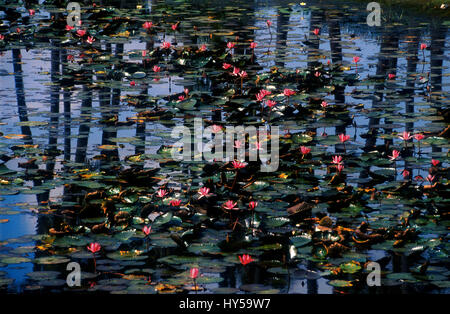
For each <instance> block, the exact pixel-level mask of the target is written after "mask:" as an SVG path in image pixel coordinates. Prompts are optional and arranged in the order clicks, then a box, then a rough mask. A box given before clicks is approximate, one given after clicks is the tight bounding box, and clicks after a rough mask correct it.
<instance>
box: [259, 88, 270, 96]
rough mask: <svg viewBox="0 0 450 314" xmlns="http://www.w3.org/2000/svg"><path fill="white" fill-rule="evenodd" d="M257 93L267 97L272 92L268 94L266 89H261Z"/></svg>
mask: <svg viewBox="0 0 450 314" xmlns="http://www.w3.org/2000/svg"><path fill="white" fill-rule="evenodd" d="M259 92H260V93H261V94H263V95H264V96H267V95H270V94H272V92H270V91H268V90H266V89H261V90H260V91H259Z"/></svg>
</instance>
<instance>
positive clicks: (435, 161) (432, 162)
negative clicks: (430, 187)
mask: <svg viewBox="0 0 450 314" xmlns="http://www.w3.org/2000/svg"><path fill="white" fill-rule="evenodd" d="M439 163H440V161H439V160H437V159H431V164H432V165H433V166H435V167H436V166H437V165H439Z"/></svg>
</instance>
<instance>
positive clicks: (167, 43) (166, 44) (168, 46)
mask: <svg viewBox="0 0 450 314" xmlns="http://www.w3.org/2000/svg"><path fill="white" fill-rule="evenodd" d="M170 46H171V45H170V43H169V42H168V41H165V42H163V43H162V44H161V48H162V49H169V48H170Z"/></svg>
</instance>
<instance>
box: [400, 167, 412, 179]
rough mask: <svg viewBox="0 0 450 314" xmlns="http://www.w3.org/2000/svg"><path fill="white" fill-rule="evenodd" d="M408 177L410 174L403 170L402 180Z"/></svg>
mask: <svg viewBox="0 0 450 314" xmlns="http://www.w3.org/2000/svg"><path fill="white" fill-rule="evenodd" d="M409 175H410V172H409V171H408V170H406V169H404V170H403V171H402V176H403V178H405V179H406V178H407V177H409Z"/></svg>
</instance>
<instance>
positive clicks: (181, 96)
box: [178, 95, 186, 101]
mask: <svg viewBox="0 0 450 314" xmlns="http://www.w3.org/2000/svg"><path fill="white" fill-rule="evenodd" d="M185 99H186V97H184V95H180V96H178V100H180V101H183V100H185Z"/></svg>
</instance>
